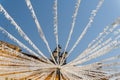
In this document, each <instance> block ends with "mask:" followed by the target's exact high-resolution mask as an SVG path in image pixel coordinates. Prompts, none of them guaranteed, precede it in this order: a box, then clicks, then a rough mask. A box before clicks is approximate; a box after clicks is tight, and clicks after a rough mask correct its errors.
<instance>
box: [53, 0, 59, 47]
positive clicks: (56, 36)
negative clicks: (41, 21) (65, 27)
mask: <svg viewBox="0 0 120 80" xmlns="http://www.w3.org/2000/svg"><path fill="white" fill-rule="evenodd" d="M57 3H58V1H57V0H55V1H54V7H53V9H54V35H55V38H56V45H57V47H58V11H57V8H58V7H57V6H58V4H57Z"/></svg>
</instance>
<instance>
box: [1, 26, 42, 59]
mask: <svg viewBox="0 0 120 80" xmlns="http://www.w3.org/2000/svg"><path fill="white" fill-rule="evenodd" d="M0 30H1V31H2V32H3V33H4V34H5V35H7V36H8V37H9V38H10V39H11V40H13V41H14V42H15V43H17V44H18V45H19V46H20V47H22V48H24V49H25V50H27V51H28V52H29V53H31V54H34V55H35V56H37V57H39V58H40V56H39V55H37V54H36V53H35V52H33V51H32V50H31V49H29V48H28V47H27V46H25V45H24V44H23V43H21V42H20V41H19V40H17V39H16V38H15V37H13V36H12V35H11V34H10V33H8V32H7V31H6V30H5V29H3V28H2V27H0Z"/></svg>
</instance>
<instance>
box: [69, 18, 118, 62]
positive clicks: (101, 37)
mask: <svg viewBox="0 0 120 80" xmlns="http://www.w3.org/2000/svg"><path fill="white" fill-rule="evenodd" d="M119 25H120V18H118V19H117V20H116V21H115V22H113V23H112V24H111V25H110V26H107V27H106V28H105V29H104V31H103V32H102V33H100V34H99V36H98V37H97V38H96V39H95V40H93V41H92V42H91V43H90V44H89V47H88V48H87V49H86V50H85V51H83V52H82V53H81V54H80V55H79V56H78V57H77V58H76V59H75V60H73V61H72V62H70V63H74V62H76V60H79V59H80V58H82V57H84V56H86V55H87V54H89V53H90V52H91V53H93V51H95V50H99V49H100V48H102V47H104V46H105V44H108V43H110V42H111V41H112V40H113V39H114V38H119V34H120V31H119V29H118V30H116V31H115V32H116V34H114V33H113V31H114V30H115V29H116V28H117V27H119ZM110 34H114V35H112V36H110V38H108V39H106V41H105V38H106V37H107V36H108V35H110ZM95 42H96V43H95ZM93 43H94V45H93Z"/></svg>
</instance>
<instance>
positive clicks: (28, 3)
mask: <svg viewBox="0 0 120 80" xmlns="http://www.w3.org/2000/svg"><path fill="white" fill-rule="evenodd" d="M25 1H26V4H27V6H28V8H29V10H30V11H31V13H32V17H33V19H34V21H35V24H36V26H37V28H38V31H39V33H40V37H41V38H42V40H43V41H44V43H45V44H46V46H47V48H48V51H49V52H50V54H51V57H52V59H53V61H54V62H55V63H56V61H55V59H54V57H53V55H52V51H51V49H50V47H49V44H48V41H47V40H46V38H45V35H44V33H43V31H42V28H41V26H40V23H39V22H38V19H37V17H36V14H35V12H34V9H33V7H32V4H31V2H30V0H25Z"/></svg>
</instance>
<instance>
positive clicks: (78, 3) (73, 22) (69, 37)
mask: <svg viewBox="0 0 120 80" xmlns="http://www.w3.org/2000/svg"><path fill="white" fill-rule="evenodd" d="M80 2H81V0H78V2H77V3H76V6H75V11H74V14H73V20H72V25H71V29H70V33H69V36H68V40H67V43H66V45H65V50H64V53H63V56H64V55H65V51H66V49H67V47H68V45H69V42H70V39H71V36H72V33H73V30H74V27H75V22H76V17H77V14H78V10H79V6H80ZM62 60H63V57H62ZM62 60H61V64H62Z"/></svg>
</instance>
